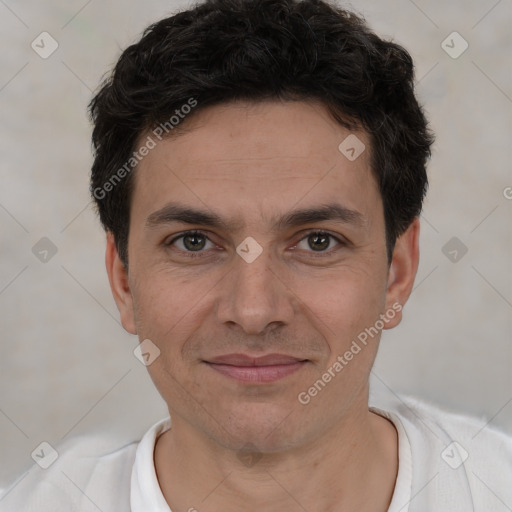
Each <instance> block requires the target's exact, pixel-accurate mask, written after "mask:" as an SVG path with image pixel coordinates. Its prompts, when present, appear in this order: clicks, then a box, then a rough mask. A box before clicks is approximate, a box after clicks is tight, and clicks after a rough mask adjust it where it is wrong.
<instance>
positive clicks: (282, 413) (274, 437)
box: [220, 403, 300, 452]
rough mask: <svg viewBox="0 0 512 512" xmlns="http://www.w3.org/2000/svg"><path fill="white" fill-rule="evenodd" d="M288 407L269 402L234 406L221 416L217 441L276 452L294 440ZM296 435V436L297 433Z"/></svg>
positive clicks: (239, 447)
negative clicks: (223, 418) (219, 439)
mask: <svg viewBox="0 0 512 512" xmlns="http://www.w3.org/2000/svg"><path fill="white" fill-rule="evenodd" d="M290 412H291V409H290V408H284V407H283V406H282V405H281V406H278V405H272V404H269V403H257V404H245V405H239V406H235V407H234V409H233V411H232V412H231V413H230V414H228V415H227V416H226V417H225V421H223V423H222V424H223V426H224V427H225V430H222V431H221V432H220V434H221V436H222V437H223V438H224V439H223V442H221V444H223V445H225V446H226V447H227V448H230V449H233V450H237V451H238V450H241V449H243V447H247V446H249V447H254V448H255V451H261V452H277V451H281V450H283V449H286V448H287V447H291V446H293V445H294V444H295V442H296V441H297V439H296V437H298V436H297V434H298V433H297V432H296V427H294V423H295V422H294V421H293V420H292V416H293V415H290ZM299 437H300V436H299Z"/></svg>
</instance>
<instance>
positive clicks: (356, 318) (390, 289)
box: [106, 102, 419, 512]
mask: <svg viewBox="0 0 512 512" xmlns="http://www.w3.org/2000/svg"><path fill="white" fill-rule="evenodd" d="M183 126H184V127H185V128H186V130H185V132H184V133H181V134H179V135H178V136H173V137H172V138H167V139H164V140H163V141H162V142H160V143H158V145H157V147H155V148H154V149H153V150H152V151H150V152H149V154H148V155H147V156H146V157H145V158H144V159H143V160H142V161H141V162H140V164H139V166H138V168H137V170H136V174H135V176H134V178H135V188H134V194H133V198H132V204H131V214H130V215H131V217H130V231H129V244H128V254H129V268H128V270H127V269H126V268H125V267H124V266H123V264H122V262H121V260H120V259H119V255H118V253H117V251H116V248H115V244H114V239H113V236H112V234H110V233H108V234H107V250H106V266H107V271H108V275H109V280H110V285H111V288H112V292H113V295H114V298H115V300H116V303H117V306H118V308H119V311H120V315H121V320H122V324H123V326H124V328H125V329H126V330H127V331H128V332H130V333H132V334H137V335H138V337H139V340H141V341H142V340H145V339H150V340H151V341H152V342H153V343H154V344H155V345H156V346H157V347H158V348H159V349H160V351H161V353H160V356H159V357H158V358H156V359H155V360H154V362H153V363H152V364H150V365H149V366H148V371H149V373H150V376H151V378H152V380H153V382H154V384H155V386H156V387H157V389H158V391H159V392H160V394H161V395H162V397H163V398H164V400H165V401H166V403H167V405H168V408H169V413H170V414H171V417H172V428H171V430H169V431H168V432H166V433H164V434H163V435H161V436H160V437H159V438H158V441H157V444H156V448H155V466H156V471H157V476H158V479H159V483H160V487H161V489H162V492H163V494H164V497H165V499H166V500H167V502H168V503H169V506H170V507H171V509H172V510H173V512H181V511H183V512H185V511H188V510H190V509H194V508H195V509H197V511H198V512H203V511H204V512H209V511H212V512H213V511H218V510H224V511H227V512H230V511H237V512H238V511H239V510H251V511H252V510H265V511H270V512H273V511H276V512H277V511H281V512H282V511H296V510H302V509H305V510H308V511H322V512H327V511H340V512H341V511H353V510H358V511H360V512H365V511H372V512H376V511H385V510H387V508H388V505H389V503H390V501H391V497H392V494H393V489H394V484H395V479H396V475H397V470H398V440H397V433H396V430H395V428H394V426H393V424H392V423H391V422H389V421H388V420H386V419H384V418H383V417H381V416H378V415H376V414H374V413H372V412H370V411H369V410H368V389H369V384H368V382H369V375H370V371H371V367H372V364H373V362H374V359H375V356H376V353H377V348H378V342H379V338H380V333H379V335H377V336H375V337H373V338H371V339H370V341H369V342H368V344H367V345H366V346H364V347H363V348H362V350H361V351H360V352H359V353H358V354H357V355H354V357H353V359H352V360H350V361H349V362H348V364H347V365H346V366H344V368H343V370H342V371H340V372H338V373H336V374H335V375H336V376H335V377H333V378H332V379H331V380H330V382H329V383H328V384H327V385H326V386H325V387H324V388H323V389H322V390H321V391H320V392H318V393H317V395H316V396H314V397H312V398H311V400H310V402H309V403H308V404H307V405H304V404H302V403H300V402H299V401H298V398H297V397H298V395H299V393H300V392H303V391H307V390H308V389H309V388H310V387H311V386H312V385H313V384H314V383H315V381H317V380H318V379H319V378H321V377H322V374H324V372H326V371H327V370H328V369H329V368H330V367H332V366H333V364H334V363H335V362H336V360H337V357H338V356H340V355H343V354H344V353H345V352H346V351H347V350H348V349H349V348H350V346H351V343H352V341H353V340H354V339H356V338H357V335H358V334H359V333H361V332H362V331H364V329H365V328H368V327H370V326H373V325H374V324H375V322H376V320H378V319H379V315H381V314H386V312H387V311H389V310H390V309H393V304H397V303H398V304H400V305H403V304H405V302H406V301H407V299H408V297H409V294H410V292H411V289H412V286H413V282H414V277H415V274H416V271H417V267H418V258H419V256H418V237H419V221H418V219H415V220H414V221H413V223H412V224H411V225H410V227H409V228H408V229H407V231H406V232H405V233H404V234H403V235H402V236H401V237H400V238H399V239H398V240H397V243H396V246H395V249H394V253H393V259H392V262H391V264H389V263H388V261H387V257H386V244H385V224H384V215H383V207H382V199H381V197H380V193H379V190H378V187H377V184H376V180H375V178H374V176H373V174H372V172H371V170H370V163H369V162H370V151H371V148H370V141H369V138H368V136H367V134H365V133H364V132H362V131H360V132H352V133H355V134H356V135H357V137H358V138H359V139H360V140H361V141H363V142H364V144H365V145H366V149H365V151H364V152H363V153H362V154H361V155H360V156H359V157H358V158H357V159H356V160H354V161H350V160H349V159H348V158H346V157H345V156H344V155H343V154H342V153H341V152H340V151H339V150H338V146H339V144H340V143H341V142H342V141H343V140H344V139H345V138H346V137H347V136H348V135H349V134H350V133H351V132H350V131H349V130H347V129H346V128H344V127H342V126H340V125H339V124H338V123H336V122H335V121H334V120H333V119H332V118H331V117H330V116H329V114H328V112H327V110H326V109H325V108H324V107H323V106H322V105H321V104H319V103H316V102H287V103H277V102H262V103H258V104H254V103H245V102H238V103H229V104H223V105H221V106H214V107H208V108H206V109H204V110H202V111H199V112H198V113H197V114H196V115H194V116H190V119H187V120H185V121H184V123H183ZM146 136H147V134H143V136H142V137H141V140H143V139H144V138H145V137H146ZM176 201H179V202H180V203H181V204H183V205H186V206H189V207H194V208H202V209H206V210H208V211H211V212H215V213H217V214H218V215H219V216H221V217H222V218H223V219H225V220H226V221H231V220H233V221H237V222H238V224H239V225H238V226H236V227H235V226H232V229H230V230H224V229H218V228H210V227H206V228H205V227H204V226H201V225H200V224H198V225H189V224H185V223H169V224H159V225H158V226H153V227H151V228H149V227H148V226H147V222H146V221H147V218H148V217H149V216H150V215H151V214H152V213H154V212H156V211H158V210H159V209H161V208H162V207H164V206H165V205H166V204H168V203H169V202H176ZM332 202H336V203H338V204H340V205H343V206H344V207H346V208H349V209H351V210H355V211H357V212H359V214H360V215H361V222H359V223H350V222H344V223H340V222H337V221H334V220H326V221H321V222H315V223H312V224H305V225H301V226H299V227H288V228H284V229H283V230H280V231H273V230H272V229H271V226H272V220H273V219H274V218H279V217H281V216H282V215H284V214H286V213H287V212H289V211H291V210H293V209H296V208H299V207H300V208H305V207H316V206H319V205H322V204H325V203H332ZM190 229H198V230H201V231H203V232H204V234H205V236H206V237H207V238H201V237H199V239H195V238H194V237H192V239H190V238H189V239H188V242H189V243H188V245H185V239H183V238H181V239H179V240H177V241H175V242H174V243H173V244H171V245H165V242H170V241H172V240H173V239H174V238H175V237H177V236H179V235H180V234H182V233H183V232H184V231H187V230H190ZM319 229H322V230H325V231H328V232H329V233H330V234H332V235H333V236H334V237H336V238H338V239H339V240H341V241H344V242H343V243H340V242H337V241H336V239H335V238H334V239H330V243H329V245H328V246H327V243H325V244H324V245H322V240H320V242H318V241H315V240H316V238H315V235H314V232H315V230H319ZM249 236H250V237H252V238H253V239H255V240H256V241H257V242H258V243H259V245H260V246H261V247H262V248H263V252H262V253H261V254H260V255H259V256H258V257H257V258H256V259H255V260H254V261H253V262H252V263H247V262H246V261H245V260H244V259H242V258H241V257H240V256H239V254H237V252H236V248H237V246H239V245H240V244H241V242H242V241H243V240H244V239H245V238H246V237H249ZM190 242H196V243H197V242H199V243H200V247H201V248H200V250H199V252H197V251H194V250H193V248H194V246H193V245H191V243H190ZM191 247H192V250H191ZM319 247H320V248H319ZM315 249H317V250H315ZM187 251H188V252H187ZM201 251H202V252H201ZM191 253H192V254H195V255H198V257H195V258H192V257H190V254H191ZM322 254H323V256H322ZM319 255H320V256H319ZM400 320H401V312H396V314H395V315H394V318H393V319H392V320H390V321H388V322H386V324H385V327H384V328H387V329H389V328H393V327H394V326H396V325H397V324H398V323H399V322H400ZM229 353H244V354H249V355H252V356H261V355H265V354H270V353H280V354H286V355H292V356H296V357H299V358H301V359H305V360H307V362H306V363H305V364H304V365H303V366H302V367H301V368H300V369H299V370H298V371H296V372H294V373H292V374H290V375H288V376H286V377H284V378H282V379H280V380H278V381H275V382H272V383H268V384H264V385H261V384H250V383H241V382H239V381H235V380H234V379H232V378H230V377H226V376H224V375H222V374H220V373H219V372H217V371H215V370H213V369H212V367H211V366H210V365H208V364H207V363H205V362H204V361H205V360H209V359H211V358H212V357H215V356H219V355H222V354H229ZM331 371H332V370H331Z"/></svg>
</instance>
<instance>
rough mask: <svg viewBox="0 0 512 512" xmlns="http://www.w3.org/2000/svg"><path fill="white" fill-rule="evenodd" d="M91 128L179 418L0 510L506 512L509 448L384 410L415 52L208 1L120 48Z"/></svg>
mask: <svg viewBox="0 0 512 512" xmlns="http://www.w3.org/2000/svg"><path fill="white" fill-rule="evenodd" d="M91 114H92V118H93V121H94V123H95V126H94V133H93V142H94V145H95V161H94V164H93V169H92V180H91V191H92V194H93V197H94V198H95V200H96V204H97V208H98V212H99V216H100V219H101V222H102V223H103V226H104V227H105V230H106V233H107V249H106V266H107V271H108V276H109V280H110V285H111V288H112V292H113V295H114V298H115V300H116V303H117V306H118V308H119V311H120V315H121V320H122V324H123V326H124V328H125V329H126V330H127V331H128V332H130V333H132V334H134V335H137V336H138V337H139V340H140V342H141V345H140V347H141V357H142V358H143V360H144V361H145V363H146V364H147V367H148V371H149V374H150V376H151V378H152V380H153V382H154V384H155V386H156V387H157V389H158V391H159V392H160V394H161V395H162V397H163V399H164V400H165V402H166V403H167V405H168V408H169V414H170V418H166V419H163V420H162V421H161V422H159V423H157V424H156V425H154V426H153V427H152V428H151V429H150V430H149V431H148V432H147V433H146V434H145V436H144V437H143V438H142V439H141V440H136V441H134V442H133V443H131V444H129V445H127V446H123V447H119V446H116V447H113V446H112V445H111V444H108V443H107V442H106V441H104V440H102V439H93V438H89V439H80V440H72V441H70V442H68V443H67V444H65V445H62V446H61V448H60V450H59V453H60V457H59V459H58V461H57V462H55V464H54V465H52V466H51V467H50V468H49V469H48V470H47V472H46V473H44V475H43V476H41V475H39V476H38V475H35V474H31V475H30V477H28V478H26V480H24V481H22V482H21V483H19V484H18V485H16V487H14V488H13V490H12V491H11V492H10V493H9V495H8V496H7V497H6V498H5V500H3V503H2V504H1V505H0V508H1V510H16V511H19V510H34V511H35V510H37V511H45V510H48V511H50V510H51V511H52V512H54V511H60V510H62V511H64V510H66V511H68V510H80V511H88V510H101V511H103V512H106V511H116V512H118V511H128V510H132V511H133V512H142V511H158V512H164V511H166V512H168V511H169V510H172V511H173V512H185V511H189V512H190V511H196V510H197V511H198V512H213V511H218V510H223V511H226V512H231V511H239V510H250V511H256V510H261V511H265V512H268V511H270V512H273V511H278V510H279V511H299V510H303V511H322V512H327V511H329V512H331V511H332V512H344V511H355V510H357V511H359V512H370V511H371V512H380V511H382V512H384V511H392V512H398V511H410V512H415V511H427V510H428V511H436V512H440V511H446V512H448V511H449V512H454V511H461V512H462V511H464V512H468V511H470V510H474V511H484V510H485V511H488V510H493V511H494V510H495V511H498V510H511V509H512V440H511V438H510V437H508V436H507V435H505V434H504V433H501V432H499V431H497V430H494V429H491V428H489V427H488V426H486V425H485V423H484V422H482V421H479V420H476V419H472V418H466V417H462V416H457V415H454V414H450V413H446V412H443V411H441V410H439V409H437V408H435V407H433V406H431V405H427V404H425V403H422V402H419V401H417V400H414V399H410V398H403V399H401V400H399V401H397V405H396V407H393V408H388V409H384V408H382V407H379V406H378V405H375V404H370V405H369V375H370V371H371V368H372V364H373V362H374V359H375V356H376V353H377V348H378V342H379V339H380V334H381V332H382V330H383V329H391V328H393V327H395V326H396V325H397V324H398V323H399V322H400V320H401V315H402V309H403V307H404V305H405V303H406V301H407V299H408V297H409V295H410V293H411V289H412V286H413V282H414V278H415V275H416V270H417V267H418V259H419V250H418V237H419V220H418V217H419V214H420V211H421V206H422V200H423V197H424V195H425V191H426V188H427V177H426V172H425V165H426V162H427V159H428V157H429V155H430V147H431V144H432V142H433V137H432V135H431V133H430V132H429V130H428V127H427V122H426V119H425V116H424V114H423V112H422V109H421V107H420V106H419V105H418V102H417V100H416V98H415V96H414V91H413V65H412V61H411V58H410V56H409V55H408V53H407V52H406V51H405V50H404V49H403V48H401V47H400V46H398V45H396V44H393V43H390V42H386V41H383V40H381V39H380V38H378V37H377V36H376V35H374V34H373V33H372V32H371V31H370V30H369V29H368V28H367V27H366V25H365V24H364V22H363V21H362V20H361V19H360V18H358V17H356V16H355V15H354V14H351V13H349V12H347V11H343V10H341V9H339V8H337V7H335V6H334V5H329V4H326V3H323V2H321V1H320V0H305V1H302V2H298V1H295V0H213V1H210V2H207V3H204V4H200V5H198V6H196V7H195V8H193V9H191V10H189V11H185V12H182V13H179V14H177V15H176V16H173V17H171V18H168V19H165V20H162V21H160V22H158V23H156V24H154V25H153V26H152V27H150V28H149V29H148V30H147V31H146V32H145V34H144V36H143V38H142V39H141V40H140V41H139V42H138V43H137V44H134V45H132V46H130V47H129V48H128V49H126V51H125V52H124V53H123V54H122V56H121V58H120V59H119V61H118V63H117V65H116V67H115V70H114V73H113V75H112V76H111V77H110V78H108V79H107V80H106V81H105V83H104V84H103V86H102V88H101V90H100V91H99V93H98V94H97V95H96V96H95V98H94V99H93V101H92V103H91ZM171 421H172V425H171ZM2 507H3V508H2ZM6 507H7V508H6ZM9 507H11V508H9ZM73 507H74V508H73Z"/></svg>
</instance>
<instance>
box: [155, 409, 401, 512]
mask: <svg viewBox="0 0 512 512" xmlns="http://www.w3.org/2000/svg"><path fill="white" fill-rule="evenodd" d="M397 452H398V440H397V433H396V430H395V428H394V426H393V425H392V424H391V423H390V422H389V421H388V420H387V419H384V418H382V417H381V416H378V415H376V414H374V413H371V412H370V411H368V407H367V406H366V407H363V408H360V410H355V411H351V413H350V415H347V417H346V418H344V420H343V421H341V422H340V423H337V424H335V425H333V426H332V427H331V428H330V429H329V430H328V431H327V432H326V433H325V434H324V435H322V436H321V437H320V438H317V439H315V440H314V441H312V442H310V443H306V444H303V445H301V446H300V447H296V448H294V449H290V450H287V451H283V452H278V453H268V454H257V455H253V456H252V457H253V458H252V459H251V454H247V457H244V458H242V457H239V456H237V452H235V451H232V450H227V449H226V448H224V447H222V446H219V445H217V444H216V443H215V442H214V441H212V440H211V439H208V438H206V437H205V436H204V435H203V434H202V432H199V431H197V430H195V429H192V428H191V427H190V425H188V424H187V423H185V422H184V421H182V420H181V418H179V417H178V418H176V420H175V417H174V416H173V422H172V429H171V430H169V431H167V432H165V433H164V434H162V435H161V436H160V437H159V438H158V440H157V444H156V448H155V466H156V471H157V475H158V479H159V483H160V487H161V489H162V492H163V494H164V497H165V498H166V500H167V502H168V503H169V506H170V507H171V509H172V510H173V512H181V511H184V512H185V511H189V510H192V511H193V510H194V508H195V509H197V511H198V512H210V511H211V512H213V511H217V510H224V511H225V512H232V511H233V512H235V511H239V510H243V509H247V507H248V506H249V507H250V509H252V510H256V509H257V508H262V510H265V511H266V512H274V511H275V512H277V511H279V512H287V511H296V510H300V509H301V508H302V509H305V510H322V511H326V512H342V511H352V510H358V511H360V512H365V511H367V510H368V511H372V512H378V511H383V512H384V511H386V510H387V509H388V506H389V502H390V501H391V497H392V494H393V489H394V484H395V480H396V475H397V468H398V455H397ZM305 461H306V462H305Z"/></svg>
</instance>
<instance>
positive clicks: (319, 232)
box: [164, 229, 347, 258]
mask: <svg viewBox="0 0 512 512" xmlns="http://www.w3.org/2000/svg"><path fill="white" fill-rule="evenodd" d="M194 235H200V236H202V237H204V238H206V239H207V240H209V241H210V242H211V240H210V239H209V238H208V236H207V235H206V233H204V232H202V231H200V230H195V229H194V230H191V231H185V232H183V233H181V234H180V235H178V236H176V237H174V238H173V239H172V240H170V241H169V242H165V243H164V245H165V246H166V247H170V246H172V245H173V244H174V242H176V241H177V240H180V239H181V238H185V237H187V236H194ZM310 235H321V236H322V235H323V236H328V237H330V238H332V239H334V240H336V242H338V243H339V244H340V245H341V246H343V245H347V244H346V242H344V241H343V240H340V239H339V238H338V237H336V236H334V235H332V234H331V233H329V232H328V231H323V230H321V229H313V230H311V231H308V232H307V233H306V234H305V235H304V236H303V237H302V238H301V239H300V240H299V242H297V243H300V242H302V241H303V240H305V239H306V238H308V237H309V236H310ZM180 252H185V253H187V254H188V257H190V258H199V257H201V256H202V253H203V252H204V251H182V250H180ZM308 252H312V251H308ZM332 252H333V249H329V250H327V251H321V252H319V253H314V252H312V255H313V257H314V258H322V257H325V256H330V255H331V253H332Z"/></svg>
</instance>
